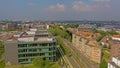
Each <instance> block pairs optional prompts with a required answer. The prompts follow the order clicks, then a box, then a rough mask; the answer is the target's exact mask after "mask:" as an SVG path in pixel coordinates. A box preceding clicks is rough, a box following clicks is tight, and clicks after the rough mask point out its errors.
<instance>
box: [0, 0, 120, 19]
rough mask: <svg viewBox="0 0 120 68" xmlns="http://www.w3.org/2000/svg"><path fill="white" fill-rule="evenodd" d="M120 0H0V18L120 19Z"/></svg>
mask: <svg viewBox="0 0 120 68" xmlns="http://www.w3.org/2000/svg"><path fill="white" fill-rule="evenodd" d="M119 3H120V0H0V20H5V19H9V20H42V21H45V20H50V21H53V20H56V21H61V20H99V21H100V20H102V21H103V20H105V21H107V20H120V4H119Z"/></svg>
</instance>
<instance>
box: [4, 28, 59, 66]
mask: <svg viewBox="0 0 120 68" xmlns="http://www.w3.org/2000/svg"><path fill="white" fill-rule="evenodd" d="M4 44H5V61H6V64H7V65H12V64H29V63H31V62H32V60H33V59H34V58H36V57H43V59H44V60H46V59H48V60H50V61H56V45H57V41H56V39H55V38H54V37H53V36H52V35H51V34H50V33H49V31H48V30H37V29H30V31H25V32H20V33H18V34H17V35H14V36H12V37H11V38H9V39H8V40H6V41H4Z"/></svg>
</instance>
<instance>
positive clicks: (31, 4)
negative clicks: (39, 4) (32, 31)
mask: <svg viewBox="0 0 120 68" xmlns="http://www.w3.org/2000/svg"><path fill="white" fill-rule="evenodd" d="M28 5H29V6H35V5H36V4H35V3H28Z"/></svg>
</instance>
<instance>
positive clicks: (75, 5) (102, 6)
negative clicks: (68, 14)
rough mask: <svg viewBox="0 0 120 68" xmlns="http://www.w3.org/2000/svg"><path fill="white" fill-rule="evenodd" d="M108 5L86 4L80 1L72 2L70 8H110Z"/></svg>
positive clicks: (84, 9) (87, 9)
mask: <svg viewBox="0 0 120 68" xmlns="http://www.w3.org/2000/svg"><path fill="white" fill-rule="evenodd" d="M110 7H111V6H110V5H106V4H105V5H97V4H96V5H88V4H86V3H83V2H82V1H79V2H74V3H73V5H72V8H73V9H74V10H76V11H96V10H100V9H107V8H110Z"/></svg>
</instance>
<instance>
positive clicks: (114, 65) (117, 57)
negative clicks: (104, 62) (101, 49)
mask: <svg viewBox="0 0 120 68" xmlns="http://www.w3.org/2000/svg"><path fill="white" fill-rule="evenodd" d="M110 45H111V51H110V55H111V58H112V60H111V61H110V62H109V63H108V68H120V35H119V34H118V35H113V36H112V41H111V42H110Z"/></svg>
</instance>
